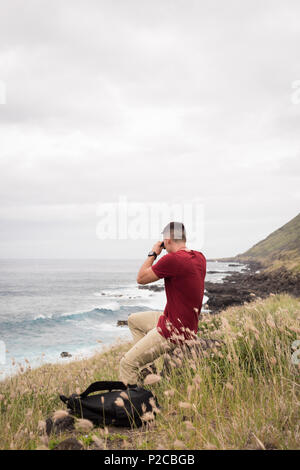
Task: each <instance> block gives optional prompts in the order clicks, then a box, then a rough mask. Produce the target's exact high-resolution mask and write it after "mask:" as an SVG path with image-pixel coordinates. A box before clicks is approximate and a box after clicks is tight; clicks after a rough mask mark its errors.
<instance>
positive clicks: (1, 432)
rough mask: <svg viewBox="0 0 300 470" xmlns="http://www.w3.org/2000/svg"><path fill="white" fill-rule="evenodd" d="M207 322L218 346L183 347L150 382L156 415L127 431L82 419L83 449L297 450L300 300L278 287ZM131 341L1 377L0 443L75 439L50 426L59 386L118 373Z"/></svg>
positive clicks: (66, 388) (77, 386)
mask: <svg viewBox="0 0 300 470" xmlns="http://www.w3.org/2000/svg"><path fill="white" fill-rule="evenodd" d="M199 326H200V331H199V334H200V335H201V336H202V337H204V338H214V339H217V340H218V341H219V343H220V347H216V348H215V349H214V350H207V351H203V352H201V353H200V354H198V353H197V354H195V353H194V355H193V356H190V355H189V356H187V355H185V354H182V355H181V357H180V355H179V357H177V358H176V361H175V362H174V366H175V365H176V367H174V368H173V369H172V372H171V374H170V376H169V377H167V378H161V379H160V381H159V382H157V383H155V385H152V386H150V388H151V389H152V390H153V391H154V393H155V394H156V396H157V398H158V401H159V403H160V405H161V412H160V413H159V414H158V415H157V417H156V420H155V422H151V421H150V422H146V424H145V426H144V427H143V428H142V429H139V430H133V431H129V432H128V431H125V430H118V431H117V432H116V430H113V429H111V428H109V429H107V428H105V429H104V430H102V429H95V428H94V429H90V426H89V425H88V424H87V423H81V424H80V422H79V423H78V426H77V430H76V432H75V434H76V438H77V439H79V440H81V442H82V443H83V445H84V447H85V448H91V447H95V446H96V447H98V448H109V449H114V448H115V449H119V448H121V449H122V448H124V449H126V448H128V449H270V448H272V449H273V448H274V449H296V448H299V444H300V428H299V423H300V420H299V417H300V414H299V402H300V398H299V388H300V383H299V371H300V370H299V366H297V365H294V364H293V363H292V361H291V354H292V350H291V345H292V343H293V341H295V340H296V339H299V338H300V302H299V299H295V298H292V297H290V296H288V295H276V296H273V295H271V296H270V297H268V298H267V299H265V300H261V299H258V300H256V301H254V302H252V303H251V304H246V305H244V306H241V307H234V308H229V309H227V310H226V311H224V312H222V313H221V314H219V315H215V316H206V317H203V318H202V319H201V322H200V325H199ZM129 346H130V345H129V344H123V345H118V346H117V347H115V348H112V349H110V350H109V351H107V352H105V353H103V354H98V355H95V356H93V357H92V358H90V359H87V360H81V361H78V362H73V363H69V364H66V365H45V366H43V367H40V368H39V369H36V370H32V371H31V370H29V371H25V372H23V373H20V374H18V375H17V376H15V377H12V378H10V379H7V380H6V381H4V382H1V383H0V448H1V449H9V448H11V449H36V448H52V447H53V446H54V445H55V444H56V443H57V442H59V441H61V440H63V439H64V438H65V437H67V435H61V436H55V435H53V436H50V437H49V438H48V437H47V436H46V435H45V433H44V420H45V418H46V417H48V416H51V415H53V413H54V412H55V411H57V410H59V409H61V408H62V406H61V404H60V401H59V398H58V394H59V393H63V394H64V395H68V394H71V393H74V392H75V391H76V392H79V391H82V390H83V389H85V388H86V386H87V385H89V384H90V383H91V382H93V381H95V380H118V366H119V362H120V358H121V357H122V355H123V353H124V351H125V350H126V349H128V347H129ZM161 363H162V361H161V360H159V361H158V365H161ZM150 381H151V380H150ZM82 426H83V428H82Z"/></svg>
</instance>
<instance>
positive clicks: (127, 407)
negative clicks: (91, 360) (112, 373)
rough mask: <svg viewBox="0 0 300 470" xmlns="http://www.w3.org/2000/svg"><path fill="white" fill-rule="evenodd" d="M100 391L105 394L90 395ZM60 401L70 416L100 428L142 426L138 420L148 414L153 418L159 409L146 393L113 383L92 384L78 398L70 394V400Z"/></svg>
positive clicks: (144, 390)
mask: <svg viewBox="0 0 300 470" xmlns="http://www.w3.org/2000/svg"><path fill="white" fill-rule="evenodd" d="M103 390H109V392H106V393H100V394H97V395H90V393H93V392H99V391H103ZM113 390H114V391H113ZM122 391H123V392H125V393H126V395H127V396H128V398H126V396H125V395H124V393H123V394H122V395H121V393H122ZM89 395H90V396H89ZM117 398H121V399H122V400H123V402H124V406H118V405H117V404H116V400H117ZM151 398H152V400H151ZM60 399H61V400H62V401H63V402H64V403H65V404H66V405H67V406H68V408H69V411H70V414H72V415H75V416H77V417H79V418H84V419H88V420H89V421H91V422H92V423H94V424H95V425H97V426H102V427H103V426H107V425H109V424H113V425H114V426H120V427H133V426H136V427H139V426H141V425H142V422H143V421H142V419H141V417H142V416H143V415H144V414H145V413H147V412H151V413H153V416H155V411H156V409H157V408H159V405H158V402H157V400H156V398H155V397H154V395H153V394H152V393H151V392H150V391H149V390H146V389H144V388H141V387H133V388H127V387H126V385H125V384H124V383H123V382H113V381H105V382H94V383H92V384H91V385H90V386H89V387H88V388H87V389H86V390H85V392H83V393H81V394H80V395H76V394H73V395H71V396H70V397H65V396H64V395H60ZM150 401H151V403H150ZM121 403H122V402H121ZM148 416H149V415H148ZM150 416H151V415H150Z"/></svg>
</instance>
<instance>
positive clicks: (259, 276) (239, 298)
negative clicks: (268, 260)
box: [205, 260, 300, 314]
mask: <svg viewBox="0 0 300 470" xmlns="http://www.w3.org/2000/svg"><path fill="white" fill-rule="evenodd" d="M219 261H220V262H223V261H221V260H219ZM232 261H233V260H232ZM244 264H245V266H246V269H244V270H243V272H240V273H238V272H234V273H232V274H230V275H228V276H226V277H225V278H224V279H223V282H222V283H215V282H211V281H207V282H205V291H206V294H207V296H208V301H207V303H206V305H207V306H208V308H209V310H210V313H212V314H214V313H217V312H219V311H221V310H223V309H225V308H227V307H231V306H234V305H242V304H244V303H245V302H246V303H248V302H251V301H252V300H255V298H262V299H263V298H266V297H268V296H269V295H270V294H271V295H272V294H283V293H286V294H290V295H292V296H293V297H299V296H300V274H298V273H294V272H292V271H289V270H288V269H286V268H285V267H280V268H278V269H277V270H274V271H269V272H267V271H266V270H265V266H264V265H263V264H262V263H260V262H257V261H248V262H245V263H244Z"/></svg>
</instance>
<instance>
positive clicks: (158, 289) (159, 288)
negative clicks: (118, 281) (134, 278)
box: [139, 284, 165, 292]
mask: <svg viewBox="0 0 300 470" xmlns="http://www.w3.org/2000/svg"><path fill="white" fill-rule="evenodd" d="M139 289H147V290H152V291H153V292H161V291H163V290H164V289H165V288H164V286H156V285H155V284H154V285H147V286H139Z"/></svg>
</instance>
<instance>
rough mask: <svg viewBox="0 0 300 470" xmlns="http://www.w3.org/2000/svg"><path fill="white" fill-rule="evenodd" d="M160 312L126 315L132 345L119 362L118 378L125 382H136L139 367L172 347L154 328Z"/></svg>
mask: <svg viewBox="0 0 300 470" xmlns="http://www.w3.org/2000/svg"><path fill="white" fill-rule="evenodd" d="M162 314H163V313H162V312H152V311H150V312H138V313H132V314H131V315H129V317H128V326H129V328H130V331H131V333H132V336H133V347H132V348H131V349H130V350H129V351H128V352H127V353H126V354H125V356H124V357H123V358H122V359H121V362H120V380H121V381H122V382H124V383H125V384H136V383H137V382H138V372H139V369H141V368H143V367H145V366H146V365H147V364H149V363H151V362H153V361H155V359H157V358H158V357H159V356H161V355H162V354H163V353H165V352H169V351H171V350H172V349H174V344H172V343H170V342H169V341H168V340H166V339H165V338H164V337H163V336H162V335H161V334H160V333H159V332H158V331H157V329H156V325H157V322H158V319H159V317H160V316H161V315H162Z"/></svg>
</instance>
